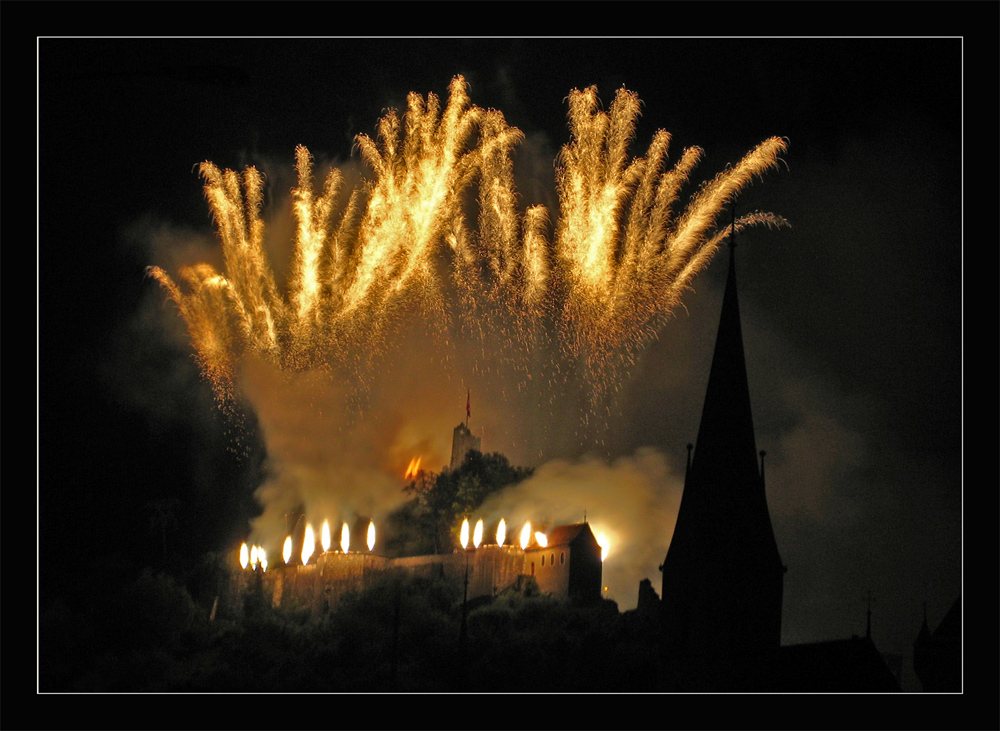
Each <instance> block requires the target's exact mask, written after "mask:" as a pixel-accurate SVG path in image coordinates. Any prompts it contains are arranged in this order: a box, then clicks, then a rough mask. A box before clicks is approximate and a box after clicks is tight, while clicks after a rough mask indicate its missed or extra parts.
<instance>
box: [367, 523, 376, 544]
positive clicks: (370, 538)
mask: <svg viewBox="0 0 1000 731" xmlns="http://www.w3.org/2000/svg"><path fill="white" fill-rule="evenodd" d="M368 550H369V551H374V550H375V521H371V522H370V523H368Z"/></svg>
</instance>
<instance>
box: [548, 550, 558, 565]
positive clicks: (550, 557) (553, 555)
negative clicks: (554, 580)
mask: <svg viewBox="0 0 1000 731" xmlns="http://www.w3.org/2000/svg"><path fill="white" fill-rule="evenodd" d="M549 563H550V564H551V565H552V566H555V565H556V555H555V554H554V553H553V554H552V555H550V556H549Z"/></svg>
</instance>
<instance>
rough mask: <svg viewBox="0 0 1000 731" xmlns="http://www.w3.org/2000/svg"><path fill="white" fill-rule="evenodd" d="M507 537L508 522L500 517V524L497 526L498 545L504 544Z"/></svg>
mask: <svg viewBox="0 0 1000 731" xmlns="http://www.w3.org/2000/svg"><path fill="white" fill-rule="evenodd" d="M506 538H507V522H506V521H505V520H504V519H503V518H500V525H498V526H497V545H498V546H502V545H503V542H504V540H505V539H506Z"/></svg>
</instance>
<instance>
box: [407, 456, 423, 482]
mask: <svg viewBox="0 0 1000 731" xmlns="http://www.w3.org/2000/svg"><path fill="white" fill-rule="evenodd" d="M420 459H421V458H420V457H414V458H413V459H411V460H410V466H409V467H407V468H406V474H404V475H403V479H404V480H409V479H410V478H413V477H416V476H417V473H418V472H420Z"/></svg>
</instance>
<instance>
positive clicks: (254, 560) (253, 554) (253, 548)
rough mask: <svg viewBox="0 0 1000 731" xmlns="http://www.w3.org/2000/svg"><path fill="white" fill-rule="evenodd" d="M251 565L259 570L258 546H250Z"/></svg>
mask: <svg viewBox="0 0 1000 731" xmlns="http://www.w3.org/2000/svg"><path fill="white" fill-rule="evenodd" d="M250 565H251V566H253V569H254V571H256V570H257V546H250Z"/></svg>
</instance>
